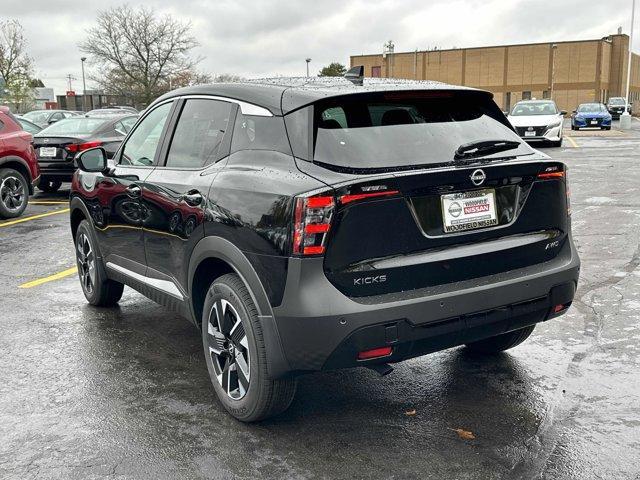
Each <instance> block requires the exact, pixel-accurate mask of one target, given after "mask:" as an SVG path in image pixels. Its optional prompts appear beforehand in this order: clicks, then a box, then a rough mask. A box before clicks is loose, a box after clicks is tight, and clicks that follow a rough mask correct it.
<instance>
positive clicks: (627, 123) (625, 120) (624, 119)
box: [620, 0, 636, 130]
mask: <svg viewBox="0 0 640 480" xmlns="http://www.w3.org/2000/svg"><path fill="white" fill-rule="evenodd" d="M635 16H636V0H633V3H632V4H631V31H630V32H629V58H628V59H627V94H626V98H625V100H624V112H623V113H622V115H620V129H622V130H629V129H630V128H631V114H630V113H629V85H630V83H631V60H632V59H633V58H632V55H631V52H632V51H633V24H634V21H635Z"/></svg>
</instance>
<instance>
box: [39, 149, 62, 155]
mask: <svg viewBox="0 0 640 480" xmlns="http://www.w3.org/2000/svg"><path fill="white" fill-rule="evenodd" d="M57 151H58V149H57V148H56V147H40V156H41V157H55V156H56V152H57Z"/></svg>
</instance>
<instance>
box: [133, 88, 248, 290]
mask: <svg viewBox="0 0 640 480" xmlns="http://www.w3.org/2000/svg"><path fill="white" fill-rule="evenodd" d="M236 111H237V106H236V105H235V104H233V103H229V102H225V101H220V100H213V99H207V98H202V97H198V98H186V99H181V100H180V101H179V103H178V105H176V114H175V115H174V118H176V119H177V120H175V128H173V135H170V136H167V139H168V140H167V142H165V144H164V146H163V153H162V154H161V156H162V159H161V161H160V162H159V165H158V166H157V167H156V168H155V169H154V170H153V172H151V174H150V175H149V176H148V177H147V179H146V181H145V182H144V189H143V196H142V204H143V208H144V209H145V210H148V211H149V215H148V216H147V217H146V218H145V221H144V244H145V251H146V258H147V266H148V269H147V276H148V277H150V278H154V279H156V280H160V282H155V283H156V284H157V285H163V286H164V288H163V289H164V290H165V293H169V294H172V295H173V296H174V297H177V298H179V299H181V297H182V296H183V293H182V292H184V291H186V289H187V275H188V272H187V269H188V265H189V259H190V257H191V253H192V251H193V249H194V247H195V245H196V244H197V243H198V241H199V240H200V239H201V238H203V236H204V219H205V211H206V207H207V200H208V198H207V196H208V193H209V187H210V186H211V184H212V182H213V179H214V178H215V175H216V174H217V173H218V171H219V170H220V168H221V166H222V165H223V164H224V163H225V162H224V161H221V160H224V159H225V158H226V157H227V156H228V155H229V150H230V143H231V140H230V138H231V134H232V131H231V130H232V126H233V122H234V119H235V114H236Z"/></svg>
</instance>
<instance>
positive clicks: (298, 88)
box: [158, 77, 493, 115]
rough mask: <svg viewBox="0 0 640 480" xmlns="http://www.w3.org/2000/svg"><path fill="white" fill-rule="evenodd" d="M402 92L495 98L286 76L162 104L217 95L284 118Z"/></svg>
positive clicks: (383, 82) (413, 83) (387, 82)
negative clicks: (323, 103) (331, 100)
mask: <svg viewBox="0 0 640 480" xmlns="http://www.w3.org/2000/svg"><path fill="white" fill-rule="evenodd" d="M398 90H401V91H412V90H422V91H424V90H465V91H474V92H478V93H481V94H484V95H489V96H490V97H493V95H492V94H491V93H490V92H487V91H484V90H477V89H474V88H470V87H460V86H456V85H448V84H446V83H440V82H432V81H427V80H400V79H386V78H384V79H383V78H365V79H364V83H363V85H362V86H358V85H354V84H353V83H351V82H350V81H348V80H346V79H344V78H343V77H289V78H284V77H282V78H268V79H258V80H245V81H243V82H237V83H213V84H209V85H197V86H193V87H185V88H180V89H177V90H173V91H171V92H169V93H166V94H165V95H163V96H162V97H160V98H159V99H158V101H160V100H164V99H167V98H171V97H175V96H179V95H216V96H220V97H227V98H233V99H235V100H240V101H244V102H248V103H252V104H254V105H258V106H260V107H263V108H266V109H267V110H269V111H270V112H271V113H273V114H274V115H283V114H286V113H289V112H291V111H293V110H297V109H298V108H300V107H303V106H305V105H309V104H310V103H313V102H315V101H317V100H321V99H323V98H328V97H336V96H342V95H353V94H358V93H365V92H366V93H373V92H388V91H398Z"/></svg>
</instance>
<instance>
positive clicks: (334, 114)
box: [320, 107, 348, 128]
mask: <svg viewBox="0 0 640 480" xmlns="http://www.w3.org/2000/svg"><path fill="white" fill-rule="evenodd" d="M347 127H348V125H347V115H346V114H345V113H344V110H343V108H342V107H330V108H327V109H326V110H324V111H323V112H322V122H321V123H320V128H347Z"/></svg>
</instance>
